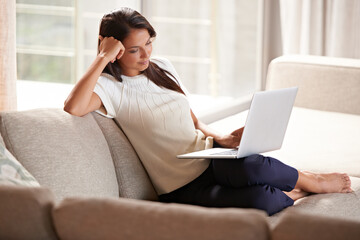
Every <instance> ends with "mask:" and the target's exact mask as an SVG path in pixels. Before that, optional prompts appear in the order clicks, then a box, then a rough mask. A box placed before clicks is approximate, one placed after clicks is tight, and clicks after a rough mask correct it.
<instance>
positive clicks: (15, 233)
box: [0, 185, 58, 240]
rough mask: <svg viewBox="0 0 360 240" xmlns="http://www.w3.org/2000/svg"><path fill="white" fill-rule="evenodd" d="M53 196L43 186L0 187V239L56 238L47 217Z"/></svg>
mask: <svg viewBox="0 0 360 240" xmlns="http://www.w3.org/2000/svg"><path fill="white" fill-rule="evenodd" d="M53 203H54V195H53V194H52V192H51V191H50V190H49V189H47V188H42V187H24V186H10V185H1V186H0V239H34V240H35V239H36V240H39V239H49V240H51V239H58V238H57V236H56V233H55V231H54V228H53V225H52V219H51V209H52V207H53Z"/></svg>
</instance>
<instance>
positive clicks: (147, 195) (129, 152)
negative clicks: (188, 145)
mask: <svg viewBox="0 0 360 240" xmlns="http://www.w3.org/2000/svg"><path fill="white" fill-rule="evenodd" d="M294 85H296V86H299V93H298V96H297V101H296V107H295V108H294V110H293V113H292V116H291V120H290V123H289V127H288V131H287V134H286V137H285V141H284V145H283V147H282V149H281V150H278V151H274V152H271V153H266V154H268V155H271V156H275V157H277V158H279V159H280V160H282V161H284V162H286V163H288V164H291V165H293V166H295V167H297V168H299V169H302V170H312V171H341V172H347V173H349V174H350V175H351V179H352V181H353V189H354V193H349V194H323V195H310V196H308V197H306V198H304V199H301V200H298V201H297V202H296V203H295V205H294V206H292V207H289V208H287V209H285V210H284V211H282V212H280V213H278V214H276V215H274V216H272V217H268V216H267V215H266V214H265V213H264V212H262V211H260V210H255V209H235V208H226V209H217V208H204V207H198V206H189V205H182V204H164V203H159V202H156V201H157V195H156V193H155V190H154V188H153V186H152V184H151V181H150V179H149V177H148V175H147V173H146V172H145V170H144V168H143V166H142V164H141V162H140V160H139V159H138V157H137V155H136V152H135V151H134V149H133V148H132V146H131V144H130V143H129V141H128V140H127V138H126V136H125V135H124V134H123V132H122V131H121V128H120V127H119V126H118V124H117V123H116V122H115V121H113V120H111V119H107V118H104V117H101V116H100V115H98V114H96V113H91V114H88V115H86V116H85V117H81V118H80V117H74V116H71V115H69V114H67V113H65V112H64V111H62V110H60V109H36V110H31V111H24V112H1V113H0V133H1V136H2V139H3V141H4V143H5V145H6V147H7V149H8V150H9V151H10V152H11V153H12V154H13V155H14V156H15V157H16V158H17V160H18V161H19V162H21V163H22V164H23V166H24V167H25V168H26V169H27V170H28V171H29V172H30V173H31V174H32V175H33V176H34V177H35V178H36V179H37V180H38V181H39V183H40V185H41V187H26V186H8V185H0V213H1V214H0V239H59V238H60V239H154V240H155V239H156V240H161V239H172V240H173V239H175V240H176V239H187V240H190V239H194V240H195V239H359V238H360V197H359V196H360V157H359V156H360V148H359V146H360V96H359V95H358V93H359V92H360V61H359V60H348V59H333V58H323V57H299V56H295V57H281V58H278V59H276V60H274V61H273V62H272V63H271V65H270V68H269V73H268V77H267V88H268V89H274V88H282V87H287V86H294ZM245 117H246V113H240V114H237V115H234V116H231V117H229V118H226V119H223V120H221V121H218V122H215V123H213V124H212V126H213V127H216V128H218V129H220V130H223V131H227V130H231V129H233V128H235V127H236V126H238V124H239V121H245ZM2 139H1V138H0V141H1V140H2ZM119 197H120V198H119Z"/></svg>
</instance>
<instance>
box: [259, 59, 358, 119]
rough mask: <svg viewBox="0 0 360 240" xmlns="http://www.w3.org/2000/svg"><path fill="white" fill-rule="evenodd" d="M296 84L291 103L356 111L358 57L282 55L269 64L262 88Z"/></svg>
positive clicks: (299, 105) (306, 106)
mask: <svg viewBox="0 0 360 240" xmlns="http://www.w3.org/2000/svg"><path fill="white" fill-rule="evenodd" d="M292 86H298V87H299V92H298V95H297V98H296V102H295V106H298V107H305V108H311V109H317V110H324V111H333V112H341V113H350V114H358V115H360V107H359V106H360V94H359V92H360V60H359V59H346V58H332V57H320V56H299V55H292V56H282V57H279V58H276V59H274V60H273V61H272V62H271V63H270V66H269V70H268V75H267V80H266V88H267V89H278V88H285V87H292Z"/></svg>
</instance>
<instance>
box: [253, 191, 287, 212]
mask: <svg viewBox="0 0 360 240" xmlns="http://www.w3.org/2000/svg"><path fill="white" fill-rule="evenodd" d="M252 192H253V194H251V196H250V197H251V207H252V208H256V209H260V210H264V211H265V212H267V214H268V215H269V216H271V215H273V214H275V213H277V212H280V211H281V210H283V209H284V208H286V207H288V206H291V205H293V203H294V201H292V199H290V198H289V197H288V196H286V194H284V193H283V192H282V191H281V190H279V189H277V188H274V187H271V186H268V185H262V186H260V185H259V186H254V187H253V191H252Z"/></svg>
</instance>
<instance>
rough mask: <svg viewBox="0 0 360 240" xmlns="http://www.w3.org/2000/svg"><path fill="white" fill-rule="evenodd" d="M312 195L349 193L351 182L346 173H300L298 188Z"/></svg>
mask: <svg viewBox="0 0 360 240" xmlns="http://www.w3.org/2000/svg"><path fill="white" fill-rule="evenodd" d="M295 187H298V188H300V189H302V190H304V191H306V192H312V193H349V192H353V190H352V189H351V181H350V178H349V176H348V175H347V174H345V173H311V172H300V171H299V180H298V184H297V186H295Z"/></svg>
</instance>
